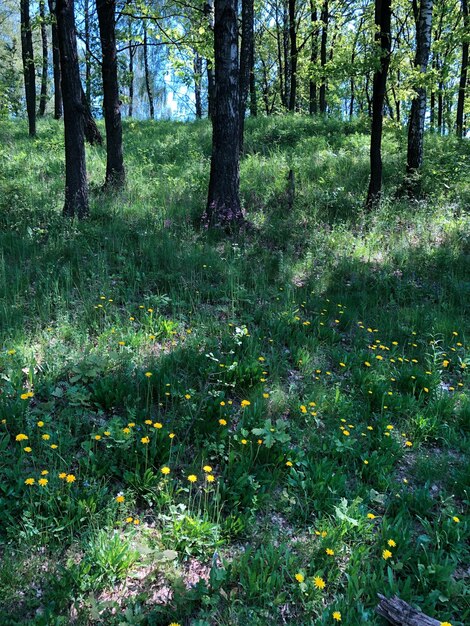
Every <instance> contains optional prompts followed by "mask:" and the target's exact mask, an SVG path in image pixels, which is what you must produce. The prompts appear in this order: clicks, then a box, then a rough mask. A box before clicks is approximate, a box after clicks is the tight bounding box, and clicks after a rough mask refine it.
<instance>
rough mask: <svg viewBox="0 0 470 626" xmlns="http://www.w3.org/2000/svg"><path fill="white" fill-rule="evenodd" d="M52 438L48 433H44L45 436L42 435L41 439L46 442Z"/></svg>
mask: <svg viewBox="0 0 470 626" xmlns="http://www.w3.org/2000/svg"><path fill="white" fill-rule="evenodd" d="M50 438H51V436H50V435H48V434H47V433H44V435H41V439H44V441H49V439H50ZM51 447H52V446H51Z"/></svg>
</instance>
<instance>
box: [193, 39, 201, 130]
mask: <svg viewBox="0 0 470 626" xmlns="http://www.w3.org/2000/svg"><path fill="white" fill-rule="evenodd" d="M193 69H194V100H195V105H196V119H198V120H200V119H201V118H202V98H201V79H202V58H201V57H200V56H199V53H198V52H197V51H195V52H194V64H193Z"/></svg>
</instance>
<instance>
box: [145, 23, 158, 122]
mask: <svg viewBox="0 0 470 626" xmlns="http://www.w3.org/2000/svg"><path fill="white" fill-rule="evenodd" d="M143 28H144V72H145V88H146V90H147V96H148V99H149V111H150V118H151V119H152V120H153V118H154V117H155V107H154V104H153V94H152V87H151V85H150V70H149V53H148V39H147V21H146V20H144V21H143Z"/></svg>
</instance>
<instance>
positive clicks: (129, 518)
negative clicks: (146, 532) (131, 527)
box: [126, 517, 134, 524]
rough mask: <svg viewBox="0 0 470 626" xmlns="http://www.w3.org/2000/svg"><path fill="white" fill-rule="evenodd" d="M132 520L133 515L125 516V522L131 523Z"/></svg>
mask: <svg viewBox="0 0 470 626" xmlns="http://www.w3.org/2000/svg"><path fill="white" fill-rule="evenodd" d="M133 521H134V518H133V517H126V522H127V523H128V524H132V522H133Z"/></svg>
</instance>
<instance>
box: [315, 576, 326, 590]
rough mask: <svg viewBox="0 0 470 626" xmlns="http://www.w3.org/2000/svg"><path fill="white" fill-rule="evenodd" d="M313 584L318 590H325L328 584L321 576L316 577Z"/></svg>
mask: <svg viewBox="0 0 470 626" xmlns="http://www.w3.org/2000/svg"><path fill="white" fill-rule="evenodd" d="M313 584H314V585H315V587H316V588H317V589H324V588H325V587H326V583H325V581H324V580H323V578H322V577H321V576H315V578H314V579H313Z"/></svg>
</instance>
